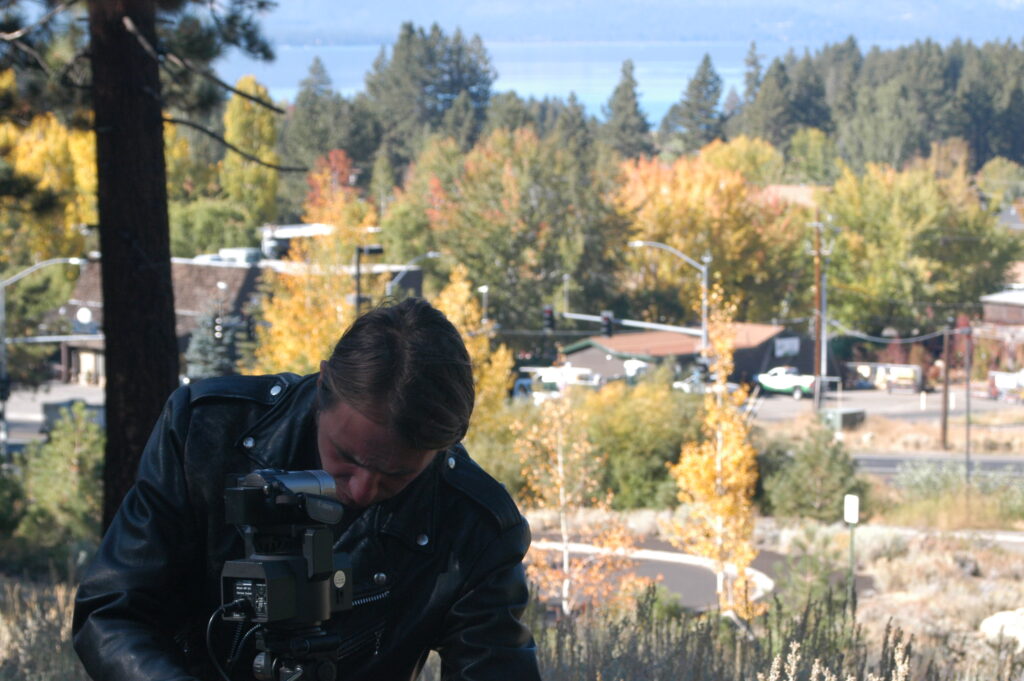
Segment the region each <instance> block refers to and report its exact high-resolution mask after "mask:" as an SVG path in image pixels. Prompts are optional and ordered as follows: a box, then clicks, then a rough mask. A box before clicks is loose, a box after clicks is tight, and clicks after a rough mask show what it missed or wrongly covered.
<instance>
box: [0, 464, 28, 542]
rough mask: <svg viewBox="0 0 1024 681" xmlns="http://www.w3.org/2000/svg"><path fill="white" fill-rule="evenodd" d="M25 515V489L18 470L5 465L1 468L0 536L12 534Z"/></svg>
mask: <svg viewBox="0 0 1024 681" xmlns="http://www.w3.org/2000/svg"><path fill="white" fill-rule="evenodd" d="M24 515H25V490H24V489H23V488H22V486H21V480H20V479H19V476H18V473H17V471H16V470H15V469H14V468H13V467H7V466H5V467H4V468H3V469H2V470H0V536H3V537H7V536H10V534H11V533H12V532H14V530H15V528H17V527H18V524H19V523H20V522H21V519H22V517H23V516H24Z"/></svg>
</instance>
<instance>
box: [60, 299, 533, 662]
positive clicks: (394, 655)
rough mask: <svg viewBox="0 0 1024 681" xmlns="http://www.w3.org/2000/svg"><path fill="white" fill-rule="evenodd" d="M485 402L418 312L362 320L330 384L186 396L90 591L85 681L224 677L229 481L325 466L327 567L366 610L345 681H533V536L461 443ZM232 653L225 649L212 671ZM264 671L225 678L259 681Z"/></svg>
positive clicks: (435, 322)
mask: <svg viewBox="0 0 1024 681" xmlns="http://www.w3.org/2000/svg"><path fill="white" fill-rule="evenodd" d="M473 400H474V391H473V377H472V367H471V365H470V360H469V356H468V354H467V352H466V348H465V346H464V344H463V343H462V339H461V337H460V336H459V334H458V332H457V331H456V329H455V328H454V327H453V326H452V325H451V323H450V322H449V321H448V320H447V319H446V318H445V317H444V315H443V314H441V313H440V312H439V311H437V310H436V309H434V308H433V307H431V306H430V305H429V304H428V303H426V302H424V301H422V300H407V301H404V302H402V303H399V304H397V305H394V306H391V307H383V308H379V309H377V310H374V311H372V312H370V313H368V314H366V315H364V316H363V317H361V318H359V319H358V320H357V321H356V322H355V323H354V324H353V325H352V327H351V328H350V329H349V330H348V331H347V332H346V333H345V335H344V336H343V337H342V338H341V340H340V341H339V342H338V344H337V346H336V347H335V349H334V352H333V353H332V355H331V358H330V359H329V360H327V361H325V362H323V363H322V364H321V368H320V372H319V374H314V375H311V376H306V377H299V376H296V375H294V374H281V375H276V376H260V377H224V378H215V379H210V380H207V381H202V382H198V383H196V384H195V385H193V386H185V387H183V388H180V389H179V390H177V391H175V393H174V394H173V395H172V396H171V398H170V399H169V400H168V402H167V406H166V408H165V409H164V412H163V414H162V416H161V418H160V421H159V422H158V423H157V425H156V427H155V428H154V430H153V433H152V435H151V436H150V439H149V442H148V444H147V445H146V449H145V451H144V452H143V455H142V460H141V462H140V465H139V471H138V476H137V479H136V483H135V486H134V487H133V488H132V490H131V491H130V492H129V493H128V495H127V496H126V497H125V500H124V503H123V504H122V505H121V508H120V510H119V511H118V513H117V515H116V517H115V519H114V521H113V523H112V524H111V526H110V529H109V530H108V531H107V533H106V535H105V536H104V539H103V542H102V544H101V546H100V549H99V552H98V554H97V556H96V558H95V559H94V561H93V563H92V564H91V565H90V567H89V569H88V571H87V572H86V574H85V576H84V578H83V580H82V583H81V586H80V587H79V591H78V596H77V599H76V604H75V616H74V623H73V637H74V644H75V649H76V651H77V652H78V654H79V656H80V657H81V658H82V661H83V663H84V664H85V667H86V670H87V671H88V672H89V673H90V674H91V675H92V677H93V678H94V679H97V681H99V680H102V681H128V680H129V679H130V680H132V681H136V680H141V679H145V680H146V681H160V680H163V679H167V680H170V679H174V680H176V681H178V680H181V679H199V678H202V679H215V678H216V679H220V678H222V677H221V676H218V675H217V674H219V672H217V671H215V669H214V667H213V666H211V663H210V660H209V656H208V655H207V650H206V648H207V646H206V643H205V642H204V635H205V632H206V626H207V620H208V619H209V618H210V616H211V614H212V613H213V612H214V611H215V610H216V609H217V607H218V606H219V605H220V602H221V596H220V571H221V568H222V566H223V564H224V562H225V561H226V560H232V559H236V558H241V557H243V553H244V551H243V546H242V541H241V539H240V537H239V536H238V533H237V531H236V530H235V528H234V527H233V526H230V525H226V524H225V521H224V501H223V494H224V481H225V480H226V479H227V478H228V477H229V476H230V475H237V474H240V473H246V472H249V471H252V470H256V469H265V468H277V469H287V470H307V469H317V468H323V470H324V471H326V472H327V473H329V474H330V475H331V477H333V478H334V481H335V486H336V491H337V496H338V498H339V500H340V501H341V502H342V504H343V505H344V506H345V508H346V512H345V518H344V520H343V521H342V523H341V524H339V526H337V527H335V528H334V531H335V533H336V542H335V549H336V550H339V551H344V552H346V553H348V554H349V555H350V556H351V559H352V565H353V579H354V593H353V603H354V604H355V605H354V606H353V608H352V609H351V610H350V611H348V612H343V613H338V614H336V615H334V616H333V617H332V618H331V620H330V621H329V622H328V623H326V624H325V625H324V626H325V628H326V629H328V630H329V631H331V632H337V633H338V634H339V635H340V636H341V640H342V641H343V642H344V643H343V645H342V646H341V648H340V649H339V650H338V651H337V654H336V663H337V668H338V670H339V674H338V677H339V679H352V680H367V681H369V680H371V679H372V680H373V681H389V680H391V679H402V680H405V679H413V678H415V677H416V675H417V674H418V673H419V671H420V669H421V668H422V666H423V663H424V661H425V659H426V656H427V654H428V652H429V651H430V650H431V649H433V650H437V651H438V652H439V653H440V656H441V661H442V676H443V678H445V679H467V680H469V679H473V680H476V679H516V680H526V681H530V680H532V679H539V678H540V676H539V673H538V671H537V662H536V654H535V649H534V645H533V640H532V638H531V636H530V634H529V631H528V630H527V629H526V628H525V626H524V625H523V623H522V622H521V620H520V617H521V615H522V613H523V610H524V608H525V607H526V605H527V601H528V593H527V586H526V580H525V576H524V571H523V567H522V559H523V556H524V555H525V553H526V550H527V548H528V547H529V542H530V532H529V528H528V526H527V524H526V522H525V520H524V519H523V517H522V516H521V515H520V513H519V511H518V509H517V508H516V506H515V503H514V502H513V501H512V499H511V498H510V497H509V496H508V494H507V493H506V492H505V491H504V489H503V488H502V487H501V485H499V484H498V483H497V482H495V481H494V480H493V479H492V478H491V477H489V476H488V475H487V474H486V473H484V472H483V470H482V469H480V468H479V467H478V466H477V465H476V464H475V463H473V461H472V460H471V459H470V458H469V456H468V455H467V454H466V452H465V450H464V449H463V448H462V446H461V445H460V444H458V443H459V441H460V440H461V439H462V437H463V436H464V435H465V433H466V430H467V428H468V426H469V417H470V414H471V413H472V409H473ZM214 626H215V627H216V626H217V625H216V624H215V625H214ZM225 626H227V624H226V623H221V627H222V628H223V627H225ZM229 639H230V634H229V635H227V636H225V635H223V634H222V635H221V636H219V637H217V636H216V635H215V636H214V642H213V647H214V648H215V650H214V654H215V655H216V656H217V657H218V658H219V663H220V664H223V663H224V661H225V659H226V657H227V656H228V651H229V649H230V648H231V646H232V643H231V641H230V640H229ZM254 653H255V651H254V650H253V649H252V646H251V644H250V645H249V646H248V649H247V650H245V651H244V652H243V655H241V656H240V657H241V658H242V660H241V661H240V662H239V664H238V665H236V666H235V668H234V670H233V671H229V674H230V676H231V678H236V679H242V678H252V673H253V672H252V670H251V668H250V664H251V661H252V659H253V655H254Z"/></svg>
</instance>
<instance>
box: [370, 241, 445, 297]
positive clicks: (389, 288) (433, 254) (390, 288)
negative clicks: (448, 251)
mask: <svg viewBox="0 0 1024 681" xmlns="http://www.w3.org/2000/svg"><path fill="white" fill-rule="evenodd" d="M442 255H443V254H442V253H441V251H427V252H426V253H423V254H421V255H417V256H416V257H415V258H413V259H412V260H410V261H409V262H407V263H405V264H404V265H402V271H401V272H399V273H398V276H397V277H395V278H394V279H392V280H391V281H389V282H388V283H387V284H386V285H385V286H384V291H385V293H386V294H387V296H388V297H389V298H390V297H391V294H392V293H394V292H395V288H396V287H397V286H398V282H400V281H402V277H404V276H405V273H406V272H408V271H409V268H410V267H412V266H413V265H415V264H416V263H418V262H419V261H420V260H423V259H424V258H440V257H441V256H442Z"/></svg>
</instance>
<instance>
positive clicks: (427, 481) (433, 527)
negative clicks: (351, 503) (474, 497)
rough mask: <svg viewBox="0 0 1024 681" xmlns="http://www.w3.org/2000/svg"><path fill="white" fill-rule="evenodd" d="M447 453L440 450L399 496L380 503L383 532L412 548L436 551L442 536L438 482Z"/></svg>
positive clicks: (380, 522) (414, 549)
mask: <svg viewBox="0 0 1024 681" xmlns="http://www.w3.org/2000/svg"><path fill="white" fill-rule="evenodd" d="M445 454H446V452H444V451H442V452H438V454H437V456H435V457H434V461H433V462H432V463H431V464H430V465H429V466H428V467H427V468H426V470H424V471H423V472H422V473H421V474H420V475H419V477H417V478H416V479H415V480H413V481H412V482H411V483H410V484H409V486H408V487H406V488H405V489H404V490H402V492H401V493H400V494H399V495H398V496H395V497H393V498H391V499H388V500H387V501H384V502H382V503H381V504H380V505H379V511H378V516H377V528H378V530H379V531H380V533H381V534H386V535H390V536H392V537H395V538H397V539H398V540H400V541H401V542H402V543H403V544H404V545H406V546H407V548H409V549H411V550H413V551H416V552H419V553H433V551H434V547H435V546H436V545H437V541H438V539H439V537H438V530H439V527H438V516H439V513H440V509H439V504H440V494H439V490H440V484H439V483H440V479H441V465H442V464H443V462H444V458H445Z"/></svg>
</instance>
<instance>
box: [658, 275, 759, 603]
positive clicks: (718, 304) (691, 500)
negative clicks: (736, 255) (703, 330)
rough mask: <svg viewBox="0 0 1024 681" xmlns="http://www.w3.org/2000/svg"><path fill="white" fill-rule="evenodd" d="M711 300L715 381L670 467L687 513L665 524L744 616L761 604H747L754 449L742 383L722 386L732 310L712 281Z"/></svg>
mask: <svg viewBox="0 0 1024 681" xmlns="http://www.w3.org/2000/svg"><path fill="white" fill-rule="evenodd" d="M710 302H711V314H710V319H709V325H708V336H709V341H710V346H711V347H710V350H709V351H708V360H709V366H710V369H711V371H712V372H713V375H714V384H713V385H712V386H710V387H709V388H708V390H707V392H706V393H705V396H704V418H703V420H704V422H703V427H702V430H703V433H704V440H703V441H702V442H690V443H686V444H685V445H683V448H682V451H681V452H680V455H679V461H678V462H677V463H675V464H674V465H671V466H670V467H669V473H670V474H671V476H672V478H673V479H674V480H675V482H676V485H677V487H678V489H679V500H680V501H681V502H683V503H684V504H686V505H687V511H688V512H687V516H686V519H685V521H683V522H681V523H670V524H669V527H668V529H669V535H670V540H671V542H672V543H673V544H674V545H675V546H678V547H679V548H682V549H684V550H686V551H689V552H691V553H694V554H696V555H699V556H704V557H706V558H710V559H711V560H713V561H714V562H715V576H716V584H717V593H718V601H719V606H720V607H721V609H722V611H723V612H726V611H732V612H734V613H735V614H737V615H738V616H740V617H742V618H744V619H750V618H751V617H752V616H754V615H755V614H757V612H758V611H759V609H760V608H759V606H758V604H756V603H752V602H751V599H750V592H751V586H752V585H751V580H750V578H749V576H748V573H747V568H748V567H749V566H750V563H751V562H752V561H753V560H754V557H755V556H756V550H755V549H754V544H753V534H754V507H753V501H752V499H753V496H754V486H755V483H756V481H757V466H756V461H755V454H756V452H755V451H754V448H753V447H752V446H751V444H750V440H749V429H748V427H747V424H746V420H745V418H744V415H743V413H742V411H741V410H740V406H741V405H742V404H743V402H744V400H745V399H746V393H745V391H744V390H743V389H742V388H741V389H739V390H737V391H736V392H734V393H732V394H730V393H729V392H728V390H727V388H726V381H727V379H728V377H729V374H731V373H732V370H733V344H734V341H733V338H734V334H733V332H732V328H731V326H732V319H733V316H734V314H735V309H736V308H735V305H733V304H730V303H726V302H725V301H724V300H723V296H722V292H721V289H720V288H719V287H717V286H716V287H715V290H714V291H712V293H711V301H710Z"/></svg>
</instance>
